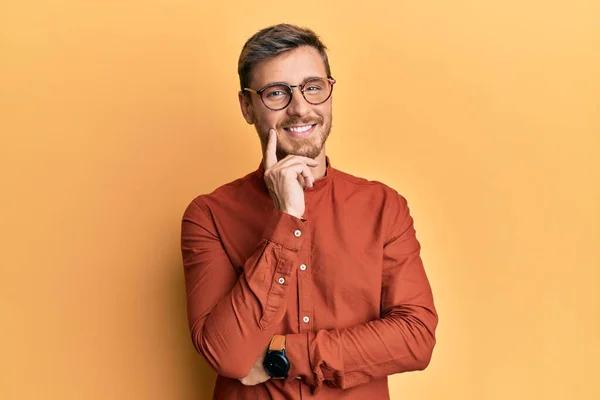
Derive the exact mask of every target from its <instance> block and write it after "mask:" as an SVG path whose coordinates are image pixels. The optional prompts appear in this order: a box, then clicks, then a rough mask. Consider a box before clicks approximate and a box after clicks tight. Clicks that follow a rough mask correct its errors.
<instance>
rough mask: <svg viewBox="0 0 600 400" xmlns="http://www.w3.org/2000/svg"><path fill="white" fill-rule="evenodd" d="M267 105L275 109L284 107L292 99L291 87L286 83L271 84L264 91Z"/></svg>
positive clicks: (263, 98)
mask: <svg viewBox="0 0 600 400" xmlns="http://www.w3.org/2000/svg"><path fill="white" fill-rule="evenodd" d="M262 100H263V102H264V103H265V105H266V106H267V107H269V108H272V109H274V110H276V109H278V108H283V107H285V106H287V105H288V103H289V101H290V88H289V87H287V86H284V85H273V86H269V87H268V88H266V89H265V90H264V91H263V92H262Z"/></svg>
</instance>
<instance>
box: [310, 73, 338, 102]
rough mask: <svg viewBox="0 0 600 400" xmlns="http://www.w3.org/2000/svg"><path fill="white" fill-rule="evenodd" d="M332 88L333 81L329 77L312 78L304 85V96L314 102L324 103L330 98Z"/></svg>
mask: <svg viewBox="0 0 600 400" xmlns="http://www.w3.org/2000/svg"><path fill="white" fill-rule="evenodd" d="M331 88H332V86H331V83H330V82H329V81H328V80H327V79H322V78H317V79H311V80H310V81H307V82H306V84H305V85H304V88H303V89H304V90H303V93H304V98H305V99H306V101H308V102H309V103H312V104H319V103H323V102H324V101H325V100H327V99H328V98H329V95H330V94H331Z"/></svg>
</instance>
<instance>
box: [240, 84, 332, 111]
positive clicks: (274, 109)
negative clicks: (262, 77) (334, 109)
mask: <svg viewBox="0 0 600 400" xmlns="http://www.w3.org/2000/svg"><path fill="white" fill-rule="evenodd" d="M317 79H324V78H312V79H309V80H308V81H306V82H304V83H301V84H299V85H289V84H287V83H285V82H273V83H269V84H268V85H267V86H265V87H263V88H262V89H260V90H254V89H252V88H244V90H245V91H247V92H251V93H254V94H257V95H258V96H259V97H260V101H262V103H263V104H264V105H265V107H267V108H268V109H269V110H271V111H280V110H283V109H284V108H286V107H287V106H289V105H290V103H291V102H292V98H293V97H294V88H299V89H300V92H301V93H302V97H303V98H304V100H306V102H307V103H308V104H312V105H313V106H318V105H319V104H323V103H325V102H326V101H327V100H329V98H330V97H331V95H332V94H333V86H334V85H335V83H336V80H335V79H333V77H331V76H328V77H327V78H325V80H327V81H329V83H330V84H331V89H330V90H329V95H328V96H327V98H326V99H325V100H323V101H320V102H318V103H313V102H311V101H308V99H307V98H306V96H305V95H304V87H305V86H306V85H307V84H309V83H310V82H311V81H314V80H317ZM273 86H285V87H287V88H288V93H289V94H290V97H289V99H288V102H287V103H286V104H285V105H284V106H283V107H280V108H271V107H269V106H268V105H267V104H266V103H265V99H263V96H262V94H263V92H264V91H265V90H267V89H268V88H270V87H273Z"/></svg>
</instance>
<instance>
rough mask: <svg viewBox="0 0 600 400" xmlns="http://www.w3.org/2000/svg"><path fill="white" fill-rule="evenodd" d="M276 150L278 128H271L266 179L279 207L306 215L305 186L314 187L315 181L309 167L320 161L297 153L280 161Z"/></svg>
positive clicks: (289, 212) (266, 153)
mask: <svg viewBox="0 0 600 400" xmlns="http://www.w3.org/2000/svg"><path fill="white" fill-rule="evenodd" d="M276 150H277V131H276V130H275V129H271V130H269V139H268V142H267V147H266V150H265V155H264V162H265V164H264V166H265V183H266V184H267V188H268V189H269V194H270V195H271V198H272V199H273V203H274V204H275V208H276V209H277V210H279V211H282V212H284V213H287V214H290V215H293V216H294V217H296V218H302V216H303V215H304V207H305V205H304V187H312V186H313V183H314V181H315V178H314V177H313V174H312V172H311V171H310V168H309V167H316V166H318V165H319V163H318V162H317V161H315V160H313V159H312V158H308V157H302V156H293V155H289V156H287V157H285V158H284V159H282V160H281V161H277V154H276ZM302 182H303V183H304V184H302Z"/></svg>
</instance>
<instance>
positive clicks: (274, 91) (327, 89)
mask: <svg viewBox="0 0 600 400" xmlns="http://www.w3.org/2000/svg"><path fill="white" fill-rule="evenodd" d="M334 84H335V79H333V78H331V77H329V78H311V79H308V80H307V81H306V82H304V83H302V84H300V85H288V84H287V83H284V82H274V83H269V84H268V85H267V86H265V87H264V88H262V89H260V90H254V89H250V88H244V90H245V91H247V92H251V93H255V94H257V95H259V96H260V99H261V100H262V102H263V104H264V105H265V107H267V108H268V109H269V110H273V111H279V110H283V109H284V108H286V107H287V106H289V105H290V103H291V102H292V94H293V91H294V88H296V87H297V88H299V89H300V92H301V93H302V97H304V100H306V101H307V102H308V103H309V104H312V105H318V104H322V103H325V102H326V101H327V100H328V99H329V98H330V97H331V93H332V92H333V85H334Z"/></svg>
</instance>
